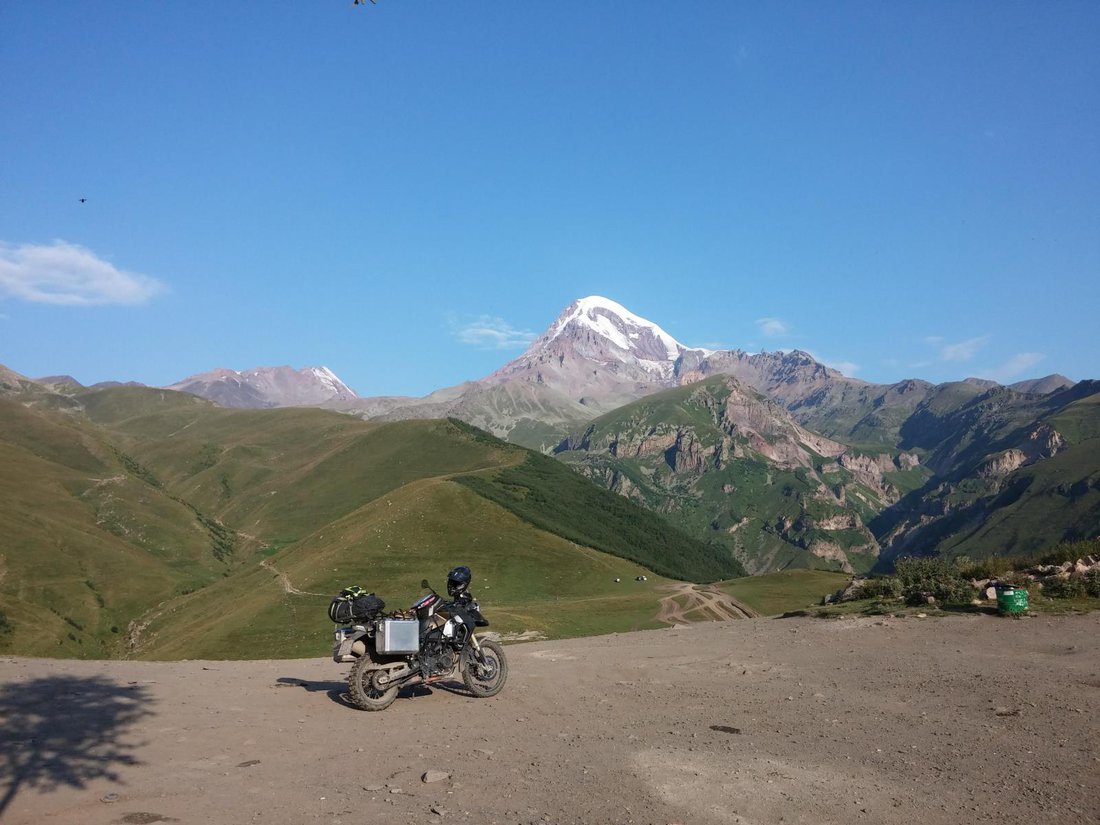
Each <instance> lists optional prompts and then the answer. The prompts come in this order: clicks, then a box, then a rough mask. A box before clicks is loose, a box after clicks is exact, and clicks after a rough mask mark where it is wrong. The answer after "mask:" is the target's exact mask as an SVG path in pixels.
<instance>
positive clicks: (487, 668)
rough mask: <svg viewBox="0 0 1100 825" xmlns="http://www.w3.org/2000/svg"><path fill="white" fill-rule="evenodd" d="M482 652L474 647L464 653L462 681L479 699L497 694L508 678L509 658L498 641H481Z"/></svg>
mask: <svg viewBox="0 0 1100 825" xmlns="http://www.w3.org/2000/svg"><path fill="white" fill-rule="evenodd" d="M480 647H481V654H480V655H478V652H477V651H476V650H474V649H473V648H472V647H468V648H466V650H464V651H463V653H462V681H463V683H464V684H465V685H466V689H467V690H468V691H470V693H472V694H473V695H474V696H476V697H478V698H479V699H488V698H489V697H490V696H496V695H497V694H498V693H500V691H501V690H502V689H503V688H504V683H505V681H507V679H508V660H507V659H505V658H504V648H503V647H501V646H500V645H499V644H498V643H497V642H491V641H481V642H480Z"/></svg>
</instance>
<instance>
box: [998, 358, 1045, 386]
mask: <svg viewBox="0 0 1100 825" xmlns="http://www.w3.org/2000/svg"><path fill="white" fill-rule="evenodd" d="M1044 358H1046V356H1045V355H1043V354H1042V353H1041V352H1018V353H1016V354H1015V355H1013V356H1012V357H1011V358H1009V359H1008V360H1007V361H1005V362H1004V363H1003V364H1001V365H1000V366H999V367H997V368H996V369H994V370H993V371H992V373H991V374H990V375H991V377H992V378H993V379H994V380H995V381H1001V382H1004V381H1007V380H1009V379H1011V378H1018V377H1020V375H1021V374H1022V373H1024V372H1026V371H1027V370H1029V369H1031V368H1032V367H1034V366H1035V365H1036V364H1038V363H1039V362H1040V361H1042V360H1043V359H1044Z"/></svg>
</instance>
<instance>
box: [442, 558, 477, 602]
mask: <svg viewBox="0 0 1100 825" xmlns="http://www.w3.org/2000/svg"><path fill="white" fill-rule="evenodd" d="M473 578H474V574H473V573H471V572H470V568H469V567H465V566H463V567H456V568H455V569H454V570H452V571H451V572H450V573H448V574H447V595H448V596H450V597H451V598H452V599H453V598H455V597H456V596H460V595H462V594H463V593H465V592H466V591H467V590H468V589H469V587H470V581H471V580H472V579H473Z"/></svg>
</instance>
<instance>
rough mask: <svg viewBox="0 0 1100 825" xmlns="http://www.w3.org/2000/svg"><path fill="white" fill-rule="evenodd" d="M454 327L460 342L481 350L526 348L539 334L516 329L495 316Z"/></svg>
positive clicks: (486, 316) (484, 317)
mask: <svg viewBox="0 0 1100 825" xmlns="http://www.w3.org/2000/svg"><path fill="white" fill-rule="evenodd" d="M453 326H454V329H453V332H454V335H455V337H456V338H458V340H459V341H461V342H462V343H463V344H469V345H471V346H475V347H479V348H481V349H514V348H515V347H525V346H527V345H528V344H530V343H531V342H532V341H534V340H535V338H536V336H537V333H534V332H529V331H527V330H523V329H516V328H515V327H513V326H512V325H511V324H509V323H508V322H507V321H505V320H504V319H503V318H497V317H496V316H493V315H482V316H481V317H480V318H477V319H476V320H474V321H471V322H470V323H468V324H465V325H462V326H458V325H457V324H456V325H453Z"/></svg>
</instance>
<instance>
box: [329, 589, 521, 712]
mask: <svg viewBox="0 0 1100 825" xmlns="http://www.w3.org/2000/svg"><path fill="white" fill-rule="evenodd" d="M420 586H421V587H423V588H424V589H426V590H428V591H430V592H429V593H427V594H425V595H424V596H422V597H421V598H419V599H417V601H416V603H415V604H413V606H412V610H411V611H407V612H401V613H394V614H391V615H389V616H378V617H377V618H373V619H369V620H365V621H363V622H362V623H360V624H353V625H351V626H350V627H338V628H336V631H335V634H334V643H333V650H332V658H333V659H334V660H335V661H337V662H342V663H346V662H352V663H353V664H352V666H351V672H350V673H349V674H348V695H349V696H350V698H351V701H352V703H353V704H354V705H355V706H356V707H358V708H360V709H362V710H385V709H386V708H388V707H389V706H390V705H391V704H392V703H393V700H394V699H396V698H397V692H398V690H400V689H401V688H402V687H405V686H406V685H413V684H430V683H432V682H438V681H441V680H443V679H448V678H451V677H453V676H455V675H456V673H457V674H461V676H462V682H463V684H464V685H465V686H466V689H467V690H468V691H469V692H470V693H471V694H473V695H474V696H476V697H478V698H487V697H489V696H496V695H497V694H498V693H500V691H501V689H503V687H504V682H505V680H506V679H507V678H508V662H507V660H506V659H505V658H504V648H502V647H501V645H500V644H499V643H498V642H495V641H492V640H489V639H479V638H478V637H477V634H476V633H475V628H477V627H485V626H487V625H488V624H489V622H488V621H486V619H485V618H484V617H483V616H482V615H481V609H480V606H479V605H478V603H477V601H476V600H475V599H474V598H473V597H472V596H471V595H470V594H469V593H468V592H467V593H462V594H461V595H460V596H458V597H457V598H455V599H453V600H452V601H445V600H444V599H443V597H442V596H440V595H439V594H438V593H436V592H435V590H433V589H432V587H431V585H430V584H429V583H428V580H427V579H424V580H423V581H421V583H420Z"/></svg>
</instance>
